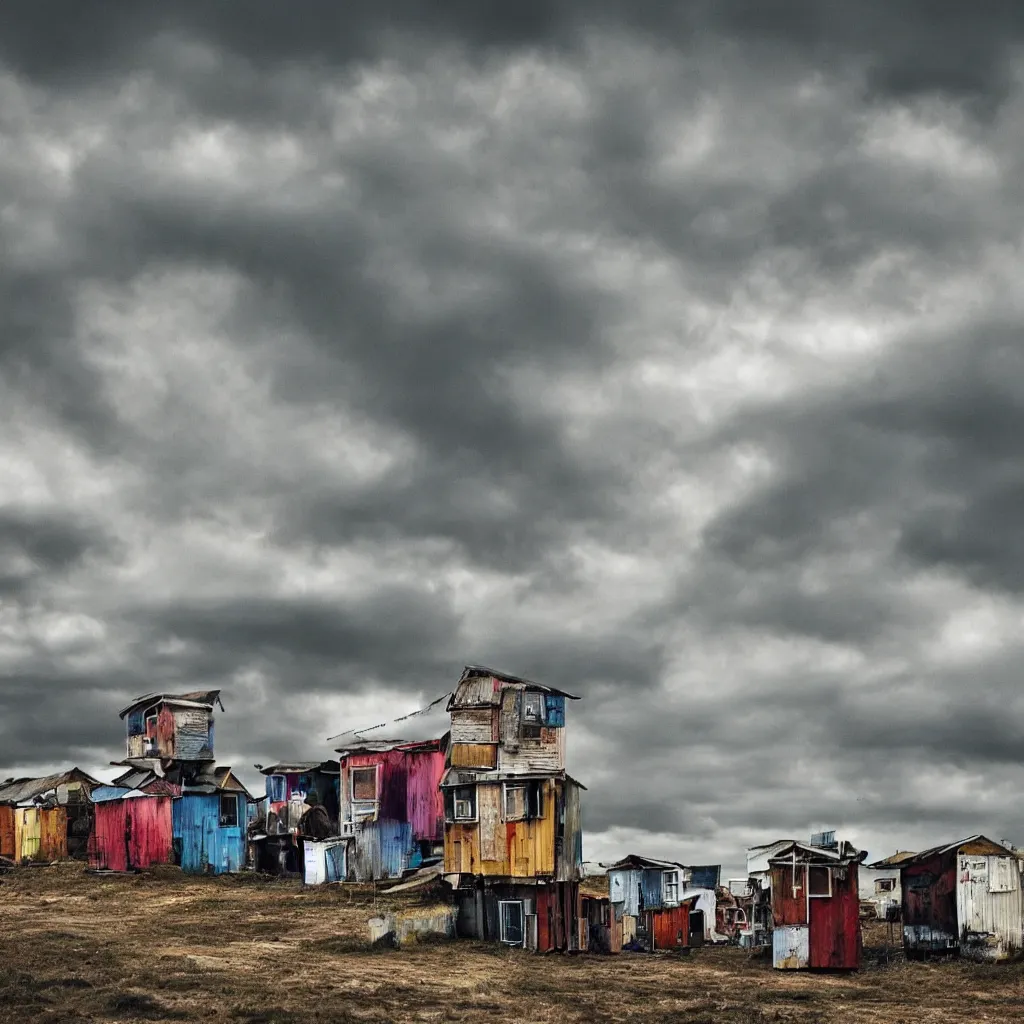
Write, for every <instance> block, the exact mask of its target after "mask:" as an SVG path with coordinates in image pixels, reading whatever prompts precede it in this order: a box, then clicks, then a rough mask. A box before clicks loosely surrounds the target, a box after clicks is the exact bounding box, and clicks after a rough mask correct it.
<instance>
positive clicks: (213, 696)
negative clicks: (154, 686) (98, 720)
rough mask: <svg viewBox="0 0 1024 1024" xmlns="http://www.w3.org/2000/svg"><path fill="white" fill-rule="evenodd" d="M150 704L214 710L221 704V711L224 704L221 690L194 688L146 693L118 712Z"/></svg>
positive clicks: (120, 713) (123, 712)
mask: <svg viewBox="0 0 1024 1024" xmlns="http://www.w3.org/2000/svg"><path fill="white" fill-rule="evenodd" d="M150 704H174V705H176V706H178V707H192V708H203V709H205V710H207V711H212V710H213V709H214V706H215V705H220V709H221V711H223V710H224V705H223V703H221V699H220V690H193V691H192V692H191V693H146V694H143V695H142V696H141V697H136V698H135V700H133V701H132V702H131V704H129V705H128V706H127V707H125V708H122V710H121V711H119V712H118V717H119V718H124V717H125V715H127V714H129V713H130V712H132V711H135V710H136V709H137V708H140V707H146V706H148V705H150Z"/></svg>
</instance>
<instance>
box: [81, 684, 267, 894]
mask: <svg viewBox="0 0 1024 1024" xmlns="http://www.w3.org/2000/svg"><path fill="white" fill-rule="evenodd" d="M215 707H220V709H221V710H222V711H223V710H224V705H223V704H221V701H220V691H219V690H199V691H195V692H191V693H180V694H174V693H152V694H147V695H146V696H144V697H138V698H136V699H135V700H134V701H132V703H131V704H129V705H128V706H127V707H126V708H124V709H122V711H121V713H120V717H121V718H122V720H123V721H124V723H125V733H126V737H125V738H126V743H127V757H125V759H124V760H122V761H116V762H114V763H115V764H116V765H118V766H120V767H123V768H125V769H126V770H125V771H124V772H123V773H122V774H121V775H120V776H119V777H118V778H117V779H115V780H114V783H113V785H111V786H102V787H99V788H98V789H96V790H95V791H94V792H93V796H92V799H93V802H94V803H95V804H96V812H95V823H94V827H93V833H92V836H91V837H90V850H89V853H90V860H91V861H92V863H93V866H94V867H100V868H108V869H111V870H119V871H125V870H132V869H135V868H143V867H148V866H150V865H152V864H164V863H175V864H178V865H180V866H181V868H182V870H183V871H185V872H187V873H189V874H220V873H222V872H232V871H239V870H241V869H242V868H243V867H245V866H246V859H247V856H246V854H247V851H246V825H247V823H248V821H249V819H250V818H251V817H252V812H253V810H254V806H255V805H254V802H253V799H252V797H251V796H250V795H249V793H248V792H247V791H246V789H245V786H244V785H242V783H241V782H240V781H239V780H238V779H237V778H235V776H234V774H233V773H232V771H231V769H230V768H227V767H217V766H216V764H215V763H214V753H213V731H214V729H213V716H214V708H215Z"/></svg>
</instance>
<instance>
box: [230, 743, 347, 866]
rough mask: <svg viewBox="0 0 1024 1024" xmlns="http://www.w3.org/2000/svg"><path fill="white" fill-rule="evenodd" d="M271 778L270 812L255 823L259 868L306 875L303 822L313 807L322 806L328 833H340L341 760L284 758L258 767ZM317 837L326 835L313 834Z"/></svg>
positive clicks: (256, 853)
mask: <svg viewBox="0 0 1024 1024" xmlns="http://www.w3.org/2000/svg"><path fill="white" fill-rule="evenodd" d="M255 767H256V768H257V769H258V770H259V771H260V772H261V773H262V774H263V775H265V776H266V779H267V795H266V813H265V815H264V817H263V820H262V821H254V822H252V831H251V833H250V836H249V838H250V840H251V841H252V844H253V847H254V850H255V860H256V867H257V869H258V870H260V871H266V872H268V873H270V874H302V873H303V861H304V855H303V849H302V839H303V837H302V835H301V834H300V830H299V824H300V822H301V821H302V820H303V818H304V817H305V816H306V813H307V812H308V811H309V810H310V809H311V808H312V807H321V808H323V812H324V815H323V816H324V819H325V822H326V824H327V828H326V832H327V834H328V835H335V836H336V835H338V815H339V806H340V799H339V782H338V772H339V766H338V762H337V761H282V762H279V763H278V764H272V765H270V766H269V767H266V768H265V767H264V766H263V765H260V764H258V765H256V766H255ZM310 838H314V839H324V838H327V836H326V835H317V836H311V837H310Z"/></svg>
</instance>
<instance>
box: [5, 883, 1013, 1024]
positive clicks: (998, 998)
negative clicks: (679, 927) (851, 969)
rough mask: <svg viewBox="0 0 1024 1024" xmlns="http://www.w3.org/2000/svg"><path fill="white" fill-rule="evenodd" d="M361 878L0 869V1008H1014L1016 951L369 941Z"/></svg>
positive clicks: (206, 1016)
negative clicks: (577, 950) (783, 966)
mask: <svg viewBox="0 0 1024 1024" xmlns="http://www.w3.org/2000/svg"><path fill="white" fill-rule="evenodd" d="M416 898H417V897H416V896H415V895H414V894H412V893H410V894H408V895H407V896H405V898H404V901H403V902H399V898H398V897H397V896H396V897H392V898H391V899H390V900H389V899H387V898H384V897H377V898H376V899H375V897H374V894H373V892H372V890H371V889H369V888H366V887H359V888H354V887H353V888H348V887H345V888H338V887H323V888H319V889H306V890H304V889H303V888H302V887H301V886H300V885H298V884H297V883H292V882H268V881H255V880H248V881H243V880H237V879H229V878H224V879H187V878H184V877H180V876H179V877H162V878H153V877H147V876H145V875H142V876H134V877H123V878H122V877H117V878H111V877H98V876H91V875H86V874H84V873H83V871H82V869H81V868H80V867H78V866H76V865H62V866H60V867H56V868H51V869H45V870H43V869H36V870H31V871H27V870H26V871H20V872H15V873H12V874H8V875H6V876H4V877H3V879H2V884H0V907H2V909H0V915H2V916H0V920H2V923H3V927H2V928H0V1021H4V1022H7V1021H10V1022H14V1021H17V1022H22V1021H34V1022H40V1024H90V1022H92V1024H128V1022H132V1024H135V1022H141V1021H146V1022H151V1021H183V1020H184V1021H218V1022H221V1024H236V1022H237V1024H285V1022H287V1024H305V1022H311V1024H328V1022H337V1024H346V1022H348V1024H351V1022H360V1021H494V1022H512V1021H516V1022H521V1021H522V1022H551V1024H555V1022H563V1021H566V1022H581V1024H582V1022H592V1021H593V1022H611V1021H636V1022H658V1024H669V1022H673V1024H675V1022H678V1024H712V1022H714V1024H730V1022H744V1024H764V1022H774V1021H780V1022H781V1021H788V1022H798V1024H811V1022H814V1024H817V1022H831V1021H842V1022H845V1021H851V1022H872V1024H917V1022H920V1021H928V1022H934V1024H947V1022H948V1024H954V1022H960V1021H963V1020H984V1021H993V1022H999V1021H1006V1022H1009V1021H1020V1020H1021V1019H1022V1017H1024V965H1005V966H999V965H996V966H980V965H972V964H966V963H959V962H955V961H954V962H948V963H940V962H935V963H928V964H920V963H904V962H903V961H902V958H901V957H899V956H898V955H897V956H896V957H894V958H892V959H891V961H890V962H889V963H885V958H884V957H883V956H880V953H881V947H882V945H883V944H884V941H885V928H884V927H875V928H871V929H869V930H868V931H867V932H866V935H865V944H866V946H867V947H868V962H869V965H868V966H867V967H866V968H865V969H864V970H862V971H860V972H858V973H857V974H854V975H843V974H834V975H808V974H791V973H782V972H776V971H773V970H771V968H770V966H769V965H768V964H767V963H766V962H765V961H763V960H761V959H757V958H752V957H750V956H748V955H747V954H746V953H744V952H742V951H740V950H737V949H711V948H708V949H703V950H695V951H693V953H691V954H690V955H689V956H676V955H672V954H666V955H657V956H643V955H630V954H623V955H621V956H616V957H599V956H585V955H581V956H557V955H555V956H536V955H532V954H528V953H522V952H519V951H515V950H507V949H501V948H499V947H496V946H487V945H481V944H477V943H469V942H457V943H449V944H430V945H424V946H421V947H418V948H414V949H410V950H399V951H396V950H386V949H385V950H374V949H371V948H370V946H369V944H368V942H367V931H366V919H367V918H368V917H369V916H371V915H372V914H373V913H374V912H375V911H380V910H383V909H396V908H398V907H400V906H404V905H408V904H409V903H411V902H413V901H415V899H416Z"/></svg>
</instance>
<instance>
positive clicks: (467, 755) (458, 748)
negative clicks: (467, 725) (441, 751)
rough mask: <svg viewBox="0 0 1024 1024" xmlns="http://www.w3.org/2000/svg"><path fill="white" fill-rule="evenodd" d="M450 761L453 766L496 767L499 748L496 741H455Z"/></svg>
mask: <svg viewBox="0 0 1024 1024" xmlns="http://www.w3.org/2000/svg"><path fill="white" fill-rule="evenodd" d="M449 763H450V764H451V766H452V767H453V768H494V767H495V766H496V765H497V763H498V748H497V746H496V744H494V743H453V744H452V746H451V751H450V753H449Z"/></svg>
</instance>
